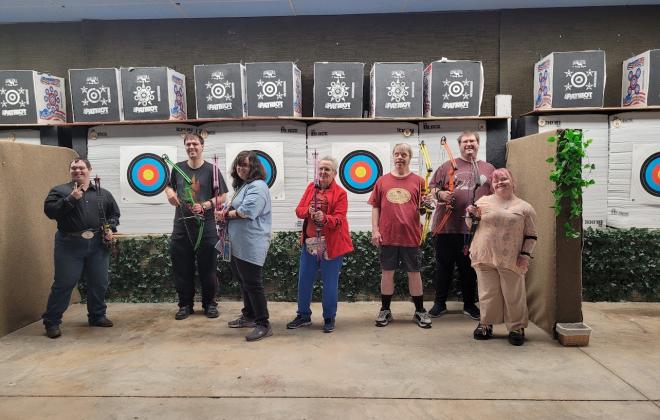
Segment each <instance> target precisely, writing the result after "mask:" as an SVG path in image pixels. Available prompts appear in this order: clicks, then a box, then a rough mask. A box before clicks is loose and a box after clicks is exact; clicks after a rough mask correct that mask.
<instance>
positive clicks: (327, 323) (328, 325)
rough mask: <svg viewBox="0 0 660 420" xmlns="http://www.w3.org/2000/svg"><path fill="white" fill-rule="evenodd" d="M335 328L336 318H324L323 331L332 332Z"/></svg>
mask: <svg viewBox="0 0 660 420" xmlns="http://www.w3.org/2000/svg"><path fill="white" fill-rule="evenodd" d="M334 330H335V319H334V318H324V319H323V332H324V333H331V332H333V331H334Z"/></svg>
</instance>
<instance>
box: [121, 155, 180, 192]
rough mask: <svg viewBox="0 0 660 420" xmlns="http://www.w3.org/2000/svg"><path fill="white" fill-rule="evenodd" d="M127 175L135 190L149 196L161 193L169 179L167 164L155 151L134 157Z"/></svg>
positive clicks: (129, 183)
mask: <svg viewBox="0 0 660 420" xmlns="http://www.w3.org/2000/svg"><path fill="white" fill-rule="evenodd" d="M126 175H127V176H128V185H130V186H131V188H132V189H133V191H135V192H136V193H138V194H140V195H144V196H147V197H151V196H154V195H158V194H160V193H161V192H162V191H163V190H164V189H165V187H166V186H167V182H168V179H169V171H168V169H167V164H166V163H165V161H164V160H163V159H162V158H161V157H160V156H158V155H156V154H154V153H142V154H140V155H138V156H136V157H135V158H133V160H132V161H131V163H130V164H129V165H128V170H127V173H126Z"/></svg>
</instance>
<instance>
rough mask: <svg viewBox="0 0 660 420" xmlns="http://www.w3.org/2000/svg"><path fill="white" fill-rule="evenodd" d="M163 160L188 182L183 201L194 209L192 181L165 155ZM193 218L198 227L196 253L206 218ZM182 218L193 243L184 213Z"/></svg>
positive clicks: (200, 242) (199, 216) (198, 216)
mask: <svg viewBox="0 0 660 420" xmlns="http://www.w3.org/2000/svg"><path fill="white" fill-rule="evenodd" d="M162 158H163V160H164V161H165V162H167V164H168V165H170V166H171V167H172V169H173V170H175V171H176V172H177V173H178V174H179V175H181V177H182V178H183V180H184V181H186V185H185V186H184V188H183V199H182V200H181V201H183V202H184V203H186V204H187V205H189V206H191V207H192V206H193V205H194V204H195V199H194V198H193V192H192V179H190V177H189V176H188V174H186V173H185V172H184V171H183V169H181V168H179V167H178V166H177V165H176V163H174V162H172V161H171V160H170V158H169V157H168V156H167V155H163V156H162ZM177 195H178V192H177ZM192 217H194V218H195V221H196V222H197V226H198V230H197V240H196V241H195V244H194V248H193V249H194V250H195V251H197V250H198V249H199V246H200V245H201V244H202V237H203V236H204V216H201V215H199V214H196V213H193V216H192ZM181 218H182V219H183V226H184V227H185V228H186V233H187V234H188V239H190V242H191V243H192V236H191V235H190V231H189V230H188V225H187V224H186V220H185V219H186V217H185V216H184V214H183V211H181Z"/></svg>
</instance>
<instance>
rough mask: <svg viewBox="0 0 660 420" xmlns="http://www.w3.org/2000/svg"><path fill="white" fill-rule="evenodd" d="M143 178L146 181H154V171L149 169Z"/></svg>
mask: <svg viewBox="0 0 660 420" xmlns="http://www.w3.org/2000/svg"><path fill="white" fill-rule="evenodd" d="M142 176H143V177H144V179H145V180H147V181H151V180H152V179H154V171H152V170H151V169H147V170H145V171H144V173H143V174H142Z"/></svg>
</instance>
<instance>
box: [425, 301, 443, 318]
mask: <svg viewBox="0 0 660 420" xmlns="http://www.w3.org/2000/svg"><path fill="white" fill-rule="evenodd" d="M446 313H447V304H446V303H445V302H442V303H434V304H433V307H432V308H431V310H430V311H429V315H431V318H437V317H439V316H440V315H442V314H446Z"/></svg>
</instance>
